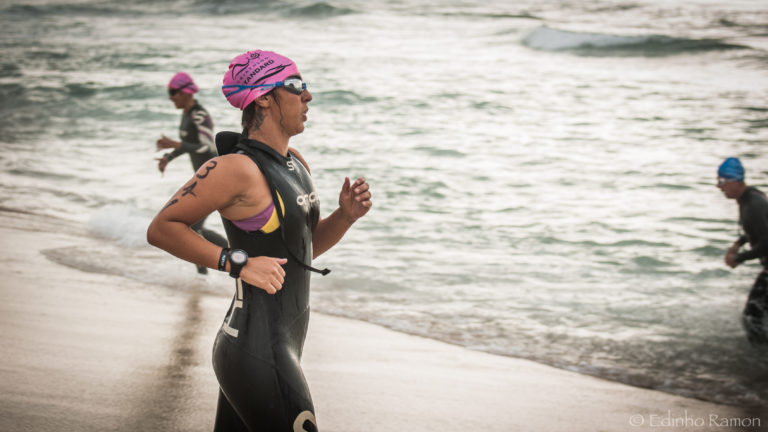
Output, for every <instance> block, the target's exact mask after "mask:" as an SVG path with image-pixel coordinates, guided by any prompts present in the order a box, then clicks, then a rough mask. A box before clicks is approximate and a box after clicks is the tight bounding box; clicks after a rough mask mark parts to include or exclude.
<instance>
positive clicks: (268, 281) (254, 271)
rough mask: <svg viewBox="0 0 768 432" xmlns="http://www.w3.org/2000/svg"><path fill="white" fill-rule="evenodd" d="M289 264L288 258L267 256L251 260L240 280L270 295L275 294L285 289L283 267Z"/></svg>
mask: <svg viewBox="0 0 768 432" xmlns="http://www.w3.org/2000/svg"><path fill="white" fill-rule="evenodd" d="M287 262H288V260H287V259H286V258H272V257H265V256H259V257H253V258H249V259H248V262H247V263H246V264H245V267H243V269H242V270H241V271H240V279H242V280H244V281H245V282H247V283H249V284H251V285H253V286H255V287H258V288H261V289H263V290H264V291H266V292H267V293H269V294H275V293H276V292H278V291H280V290H281V289H282V288H283V282H285V269H284V268H283V265H285V263H287Z"/></svg>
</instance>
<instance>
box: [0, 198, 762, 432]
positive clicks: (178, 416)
mask: <svg viewBox="0 0 768 432" xmlns="http://www.w3.org/2000/svg"><path fill="white" fill-rule="evenodd" d="M77 231H78V228H77V227H76V226H75V225H74V224H73V225H72V226H64V227H62V225H61V223H60V222H58V221H51V220H50V219H45V218H40V217H37V216H33V215H25V214H19V213H11V212H8V211H4V210H0V246H2V247H0V259H1V260H2V263H3V272H2V281H0V308H2V311H1V312H0V329H2V330H1V331H0V346H2V351H0V352H1V353H2V354H0V359H1V361H0V430H2V431H9V432H10V431H36V432H46V431H210V430H211V429H212V425H213V420H214V415H215V408H216V397H217V389H218V387H217V383H216V379H215V376H214V374H213V369H212V367H211V360H210V356H211V347H212V343H213V338H214V335H215V334H216V332H217V330H218V326H219V325H220V323H221V320H222V318H223V316H224V313H225V312H226V310H227V308H228V307H229V302H230V298H229V294H230V293H229V289H230V287H222V294H221V295H215V294H211V293H205V292H179V291H176V290H171V289H169V288H163V287H156V286H150V285H147V284H143V283H141V282H137V281H136V280H132V279H127V278H123V277H120V276H115V275H108V274H101V273H90V272H83V271H79V270H76V269H74V268H71V267H67V266H63V265H60V264H57V263H54V262H52V261H51V260H49V259H47V258H46V252H45V251H47V250H51V249H60V248H66V247H68V246H72V245H78V246H83V244H84V243H88V242H92V244H90V245H88V244H86V246H90V247H94V248H98V247H99V242H98V240H96V239H90V238H89V237H88V236H86V235H84V234H85V233H78V232H77ZM115 265H116V266H119V265H120V263H119V262H116V263H115ZM302 365H303V367H304V372H305V375H306V377H307V381H308V382H309V386H310V389H311V391H312V395H313V399H314V401H315V408H316V413H317V420H318V424H319V426H320V430H322V431H326V432H328V431H330V432H352V431H371V432H376V431H381V432H384V431H393V432H395V431H397V432H401V431H406V432H422V431H423V432H427V431H429V432H431V431H486V432H488V431H504V432H507V431H568V432H578V431H641V430H664V431H673V430H674V431H683V430H684V431H699V430H702V431H703V430H711V431H758V430H768V414H767V413H766V411H764V410H763V411H759V410H755V409H741V408H737V407H730V406H724V405H717V404H713V403H708V402H702V401H698V400H694V399H688V398H684V397H679V396H674V395H669V394H666V393H662V392H658V391H653V390H648V389H640V388H635V387H630V386H626V385H622V384H618V383H614V382H609V381H605V380H601V379H597V378H593V377H589V376H584V375H580V374H577V373H573V372H568V371H564V370H559V369H555V368H551V367H548V366H544V365H540V364H537V363H533V362H530V361H525V360H520V359H514V358H508V357H502V356H496V355H491V354H486V353H481V352H475V351H471V350H467V349H464V348H461V347H458V346H453V345H448V344H444V343H441V342H437V341H434V340H430V339H425V338H420V337H416V336H410V335H405V334H402V333H397V332H394V331H391V330H388V329H385V328H382V327H378V326H375V325H371V324H367V323H363V322H359V321H354V320H349V319H344V318H339V317H333V316H328V315H323V314H319V313H313V314H312V318H311V320H310V329H309V334H308V338H307V343H306V346H305V350H304V358H303V361H302ZM633 423H634V425H633ZM726 424H727V425H726ZM760 426H762V427H760Z"/></svg>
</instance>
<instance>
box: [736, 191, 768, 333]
mask: <svg viewBox="0 0 768 432" xmlns="http://www.w3.org/2000/svg"><path fill="white" fill-rule="evenodd" d="M738 202H739V225H741V227H742V228H743V229H744V235H742V236H741V237H740V238H739V244H742V245H743V244H745V243H747V242H749V245H750V249H749V250H747V251H744V252H741V253H739V254H737V255H736V262H738V263H742V262H744V261H746V260H751V259H755V258H758V259H759V260H760V264H762V265H763V271H761V272H760V274H759V275H757V278H756V279H755V283H754V284H753V285H752V289H751V290H750V292H749V297H748V298H747V304H746V305H745V306H744V312H743V313H742V321H741V322H742V324H743V326H744V330H746V332H747V338H748V339H749V340H750V342H752V343H768V271H767V270H766V267H768V199H766V197H765V194H763V193H762V192H760V191H759V190H758V189H756V188H754V187H748V188H747V189H746V190H745V191H744V193H743V194H741V196H740V197H739V199H738Z"/></svg>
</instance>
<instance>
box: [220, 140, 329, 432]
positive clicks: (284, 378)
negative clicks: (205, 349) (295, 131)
mask: <svg viewBox="0 0 768 432" xmlns="http://www.w3.org/2000/svg"><path fill="white" fill-rule="evenodd" d="M218 139H219V138H218V137H217V141H218ZM220 148H221V147H220ZM235 151H238V152H239V153H243V154H246V155H247V156H249V157H250V158H251V159H252V160H253V161H254V162H255V163H257V165H258V166H259V169H260V170H261V172H262V173H263V175H264V176H265V177H266V178H267V184H269V185H270V191H271V192H272V196H273V203H278V202H280V204H281V205H280V207H281V208H280V209H277V211H278V212H281V215H282V217H281V220H280V223H279V227H278V228H277V229H275V230H273V231H271V232H264V231H263V230H260V231H245V230H243V229H241V228H239V227H238V226H237V225H235V224H234V223H233V222H231V221H229V220H226V219H223V222H224V227H225V229H226V231H227V237H228V238H229V242H230V245H231V247H232V248H240V249H244V250H245V251H247V252H248V255H249V256H251V257H256V256H270V257H276V258H288V263H287V264H285V266H284V268H285V272H286V276H285V282H284V283H283V288H282V290H280V291H278V292H277V294H267V293H266V292H265V291H264V290H262V289H261V288H257V287H254V286H251V285H249V284H248V283H245V282H243V281H242V280H240V279H237V281H236V292H235V296H234V298H233V300H232V305H231V307H230V310H229V312H228V313H227V315H226V317H225V319H224V323H223V324H222V326H221V329H220V330H219V333H218V334H217V336H216V342H215V343H214V347H213V368H214V371H215V372H216V377H217V378H218V381H219V386H220V390H221V391H220V394H219V404H218V410H217V413H216V424H215V427H214V431H217V432H222V431H252V432H255V431H286V432H287V431H291V432H293V431H316V430H317V426H316V423H315V419H314V406H313V404H312V398H311V396H310V394H309V388H308V387H307V384H306V381H305V380H304V375H303V373H302V371H301V367H300V366H299V361H300V360H301V351H302V347H303V345H304V338H305V336H306V332H307V325H308V322H309V280H310V271H309V270H308V269H307V268H306V265H308V264H309V263H311V261H312V232H313V230H314V228H315V226H317V222H318V220H319V217H320V208H319V202H318V200H317V198H316V193H315V189H314V186H313V184H312V178H311V177H310V175H309V173H308V172H307V170H306V169H305V167H304V165H302V163H301V162H300V161H299V160H298V158H296V157H295V156H294V155H293V154H290V153H289V155H288V157H284V156H282V155H281V154H279V153H277V152H276V151H274V150H273V149H272V148H270V147H269V146H267V145H265V144H263V143H260V142H258V141H252V140H242V141H240V142H239V143H238V144H237V146H236V147H235ZM277 206H278V205H277V204H275V207H277ZM300 260H301V261H303V262H299V261H300Z"/></svg>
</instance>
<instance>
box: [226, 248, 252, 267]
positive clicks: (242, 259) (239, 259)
mask: <svg viewBox="0 0 768 432" xmlns="http://www.w3.org/2000/svg"><path fill="white" fill-rule="evenodd" d="M229 259H230V260H232V262H233V263H235V264H237V265H242V264H245V263H246V262H247V261H248V254H246V253H245V252H243V251H241V250H234V251H232V253H230V254H229Z"/></svg>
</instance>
